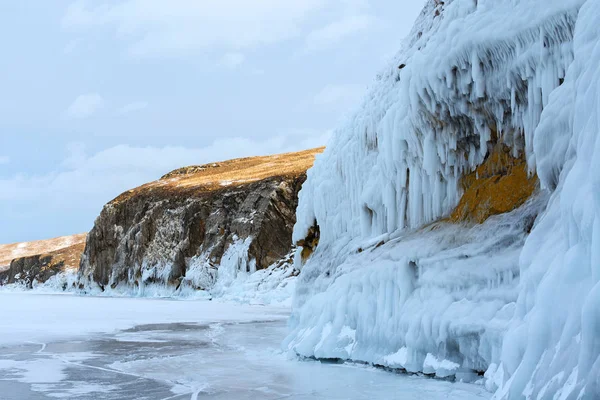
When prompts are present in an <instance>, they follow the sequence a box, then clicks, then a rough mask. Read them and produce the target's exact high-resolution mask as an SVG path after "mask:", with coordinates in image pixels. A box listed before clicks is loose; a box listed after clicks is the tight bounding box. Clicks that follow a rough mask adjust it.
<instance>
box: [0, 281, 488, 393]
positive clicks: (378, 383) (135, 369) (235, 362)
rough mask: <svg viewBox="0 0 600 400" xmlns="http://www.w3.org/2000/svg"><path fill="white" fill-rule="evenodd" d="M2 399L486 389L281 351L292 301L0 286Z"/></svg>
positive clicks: (466, 390) (464, 391)
mask: <svg viewBox="0 0 600 400" xmlns="http://www.w3.org/2000/svg"><path fill="white" fill-rule="evenodd" d="M0 307H1V309H2V319H1V320H0V399H2V400H5V399H10V400H12V399H15V400H17V399H18V400H25V399H49V398H50V399H56V398H68V399H120V400H122V399H164V400H166V399H236V400H237V399H380V398H381V399H406V400H410V399H423V400H426V399H427V400H430V399H432V400H435V399H461V400H470V399H488V398H489V397H491V395H490V394H489V393H487V392H486V391H485V390H484V389H483V388H482V387H481V386H476V385H467V384H461V383H450V382H444V381H439V380H433V379H428V378H423V377H417V376H407V375H400V374H393V373H389V372H385V371H382V370H379V369H375V368H371V367H366V366H360V365H354V364H327V363H321V362H317V361H301V360H298V359H296V358H295V357H292V356H290V355H286V354H284V353H282V352H281V351H280V348H279V344H280V343H281V341H282V339H283V338H284V337H285V334H286V332H287V328H286V318H287V314H288V310H286V309H282V308H276V307H262V306H241V305H237V304H227V303H217V302H208V301H173V300H155V299H128V298H123V299H115V298H95V297H78V296H69V295H41V294H29V293H27V294H26V293H2V292H0Z"/></svg>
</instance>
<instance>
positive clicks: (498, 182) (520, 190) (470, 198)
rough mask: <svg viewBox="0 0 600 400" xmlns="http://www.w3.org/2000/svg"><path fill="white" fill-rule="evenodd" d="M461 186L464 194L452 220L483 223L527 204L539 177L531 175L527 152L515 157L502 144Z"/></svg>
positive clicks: (466, 177)
mask: <svg viewBox="0 0 600 400" xmlns="http://www.w3.org/2000/svg"><path fill="white" fill-rule="evenodd" d="M461 186H462V189H463V191H464V194H463V196H462V198H461V200H460V202H459V204H458V206H457V207H456V208H455V209H454V212H453V213H452V215H451V216H450V220H451V221H452V222H475V223H482V222H484V221H485V220H486V219H488V218H489V217H491V216H492V215H497V214H502V213H505V212H509V211H512V210H514V209H516V208H518V207H519V206H521V205H522V204H523V203H525V202H526V201H527V200H528V199H529V198H530V197H531V195H532V194H533V193H534V191H535V189H536V188H537V186H538V179H537V176H536V175H533V176H529V174H528V172H527V162H526V161H525V157H524V156H523V155H519V156H518V157H514V156H513V154H512V150H511V149H510V148H509V147H508V146H506V145H505V144H503V143H498V144H496V145H495V146H494V148H493V150H492V151H491V152H490V154H489V156H488V157H487V159H486V160H485V162H484V163H483V164H482V165H480V166H479V167H478V168H477V169H476V170H475V171H474V172H472V173H470V174H468V175H466V176H464V177H463V178H462V180H461Z"/></svg>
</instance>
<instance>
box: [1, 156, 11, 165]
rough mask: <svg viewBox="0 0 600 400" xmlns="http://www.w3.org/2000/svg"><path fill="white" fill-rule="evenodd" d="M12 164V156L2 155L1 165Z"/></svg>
mask: <svg viewBox="0 0 600 400" xmlns="http://www.w3.org/2000/svg"><path fill="white" fill-rule="evenodd" d="M6 164H10V157H8V156H0V165H6Z"/></svg>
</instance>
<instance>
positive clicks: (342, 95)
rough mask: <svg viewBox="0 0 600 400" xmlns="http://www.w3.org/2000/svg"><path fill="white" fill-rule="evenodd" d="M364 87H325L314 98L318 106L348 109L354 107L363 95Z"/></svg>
mask: <svg viewBox="0 0 600 400" xmlns="http://www.w3.org/2000/svg"><path fill="white" fill-rule="evenodd" d="M365 90H366V87H365V86H363V85H358V84H343V85H327V86H325V87H324V88H323V89H322V90H321V91H320V92H319V93H317V94H316V96H315V97H314V103H315V104H316V105H318V106H331V107H333V106H335V107H341V108H348V107H352V106H355V105H356V104H357V103H358V101H359V100H360V99H361V98H362V96H363V95H364V92H365Z"/></svg>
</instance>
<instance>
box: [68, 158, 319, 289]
mask: <svg viewBox="0 0 600 400" xmlns="http://www.w3.org/2000/svg"><path fill="white" fill-rule="evenodd" d="M322 150H323V149H322V148H319V149H313V150H307V151H303V152H298V153H288V154H280V155H274V156H266V157H250V158H242V159H236V160H231V161H224V162H217V163H210V164H206V165H202V166H192V167H186V168H182V169H178V170H176V171H173V172H171V173H169V174H167V175H165V176H163V177H162V178H161V179H159V180H158V181H155V182H151V183H149V184H146V185H143V186H140V187H138V188H136V189H133V190H130V191H128V192H125V193H123V194H122V195H120V196H119V197H117V198H116V199H115V200H113V201H111V202H110V203H108V204H107V205H106V206H105V207H104V209H103V210H102V213H101V214H100V216H99V217H98V219H97V220H96V223H95V226H94V228H93V229H92V231H91V232H90V233H89V236H88V241H87V245H86V249H85V253H84V256H83V258H82V261H81V265H80V269H79V279H80V282H81V283H82V285H83V286H85V285H90V284H98V285H99V286H100V287H101V288H105V287H106V286H111V287H115V286H116V285H119V284H120V283H124V284H126V285H131V286H139V285H141V284H148V283H159V284H165V285H171V286H174V287H178V286H179V285H180V284H181V283H182V281H183V280H184V278H185V277H186V274H187V272H188V270H189V268H190V263H191V262H194V260H195V261H197V260H198V259H199V258H201V259H203V260H205V263H206V264H207V265H210V266H211V267H212V269H216V267H217V266H218V265H219V264H220V262H221V258H222V257H223V254H224V252H225V251H226V250H227V248H228V247H229V246H230V245H231V244H232V243H234V242H237V241H243V240H245V239H247V238H251V239H250V240H251V242H250V243H249V248H248V258H249V259H251V260H255V266H256V268H257V269H262V268H266V267H268V266H269V265H271V264H273V263H275V262H276V261H278V260H280V259H282V258H283V257H285V256H286V255H287V254H288V253H289V252H290V250H291V247H292V243H291V241H292V238H291V235H292V228H293V225H294V223H295V220H296V219H295V210H296V206H297V202H298V192H299V190H300V188H301V185H302V183H303V182H304V180H305V179H306V170H307V169H308V168H309V167H310V166H312V163H313V161H314V157H315V155H316V154H317V153H320V152H321V151H322ZM247 268H249V267H247ZM209 272H210V271H209ZM196 288H199V289H204V288H205V287H196Z"/></svg>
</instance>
